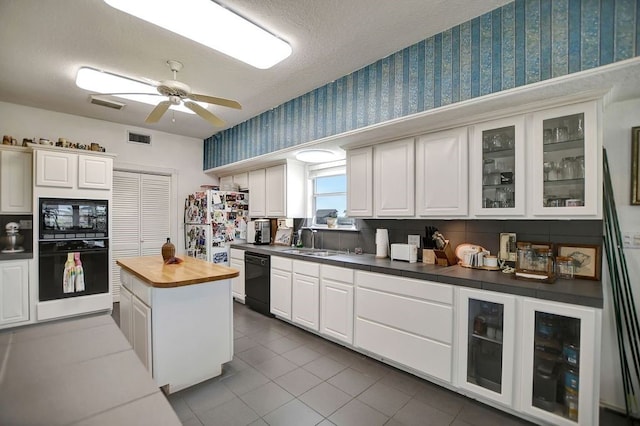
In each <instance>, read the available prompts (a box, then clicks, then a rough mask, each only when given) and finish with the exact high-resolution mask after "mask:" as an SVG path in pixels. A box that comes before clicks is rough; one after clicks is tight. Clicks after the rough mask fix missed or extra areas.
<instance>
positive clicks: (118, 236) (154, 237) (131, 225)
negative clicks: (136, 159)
mask: <svg viewBox="0 0 640 426" xmlns="http://www.w3.org/2000/svg"><path fill="white" fill-rule="evenodd" d="M170 195H171V177H170V176H159V175H149V174H142V173H133V172H122V171H114V172H113V225H112V226H113V233H112V236H111V245H112V253H113V263H112V271H113V274H112V276H113V283H112V284H113V287H112V288H113V297H114V300H115V301H119V300H120V267H119V266H117V265H116V262H115V261H116V260H117V259H122V258H125V257H136V256H147V255H155V254H157V255H160V249H161V247H162V244H164V243H165V242H166V241H167V237H169V236H170V229H171V225H170V223H171V216H170V214H171V205H172V203H171V201H170Z"/></svg>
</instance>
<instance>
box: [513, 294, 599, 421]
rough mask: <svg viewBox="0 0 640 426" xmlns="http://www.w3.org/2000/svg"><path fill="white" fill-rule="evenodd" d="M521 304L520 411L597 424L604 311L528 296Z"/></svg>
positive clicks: (545, 417)
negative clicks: (529, 297)
mask: <svg viewBox="0 0 640 426" xmlns="http://www.w3.org/2000/svg"><path fill="white" fill-rule="evenodd" d="M522 309H523V321H522V333H521V335H522V339H523V341H522V383H521V401H520V406H521V409H522V411H524V412H526V413H527V414H529V415H532V416H534V417H536V418H538V419H541V420H542V421H544V422H545V423H549V424H555V425H567V426H570V425H571V426H574V425H576V424H580V425H594V424H597V422H598V416H599V404H598V401H599V399H600V391H599V389H600V386H599V384H598V381H599V380H600V343H599V336H600V332H601V327H602V325H601V324H602V310H600V309H595V308H587V307H581V306H574V305H567V304H563V303H556V302H546V301H541V300H537V299H528V298H525V299H524V300H523V303H522Z"/></svg>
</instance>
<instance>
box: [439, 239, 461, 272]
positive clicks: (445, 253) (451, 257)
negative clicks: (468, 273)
mask: <svg viewBox="0 0 640 426" xmlns="http://www.w3.org/2000/svg"><path fill="white" fill-rule="evenodd" d="M433 253H434V254H435V255H436V265H439V266H452V265H455V264H456V254H455V253H454V252H453V248H452V247H451V244H450V243H449V240H446V244H445V245H444V248H443V249H442V250H438V249H434V250H433Z"/></svg>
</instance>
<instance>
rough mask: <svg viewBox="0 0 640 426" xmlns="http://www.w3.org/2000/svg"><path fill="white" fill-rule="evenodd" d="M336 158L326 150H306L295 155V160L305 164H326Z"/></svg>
mask: <svg viewBox="0 0 640 426" xmlns="http://www.w3.org/2000/svg"><path fill="white" fill-rule="evenodd" d="M336 158H337V156H336V154H335V152H333V151H329V150H326V149H308V150H305V151H300V152H299V153H297V154H296V160H298V161H303V162H305V163H327V162H329V161H333V160H335V159H336Z"/></svg>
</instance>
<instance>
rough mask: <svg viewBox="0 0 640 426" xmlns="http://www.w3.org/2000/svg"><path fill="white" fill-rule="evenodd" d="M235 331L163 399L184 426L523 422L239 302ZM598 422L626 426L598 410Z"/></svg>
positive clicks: (481, 425) (466, 425)
mask: <svg viewBox="0 0 640 426" xmlns="http://www.w3.org/2000/svg"><path fill="white" fill-rule="evenodd" d="M117 315H118V314H117V309H115V308H114V316H115V317H117ZM234 329H235V343H234V344H235V356H234V359H233V361H231V362H230V363H227V364H225V365H224V366H223V373H222V375H221V376H219V377H216V378H214V379H211V380H208V381H206V382H204V383H200V384H198V385H196V386H193V387H191V388H189V389H186V390H183V391H180V392H177V393H175V394H171V395H170V396H169V397H168V399H169V402H170V403H171V405H172V406H173V408H174V409H175V411H176V413H177V414H178V417H179V418H180V420H182V423H183V425H185V426H202V425H204V426H214V425H215V426H225V425H239V426H244V425H272V426H274V425H291V426H304V425H320V426H329V425H338V426H342V425H362V426H374V425H392V426H399V425H452V426H470V425H473V426H485V425H487V426H489V425H491V426H494V425H528V424H530V423H528V422H526V421H524V420H522V419H519V418H517V417H513V416H511V415H508V414H506V413H503V412H501V411H498V410H495V409H493V408H491V407H488V406H486V405H484V404H481V403H478V402H476V401H474V400H472V399H469V398H466V397H463V396H461V395H459V394H457V393H454V392H451V391H448V390H446V389H444V388H442V387H439V386H436V385H434V384H431V383H429V382H428V381H425V380H422V379H419V378H417V377H415V376H412V375H410V374H407V373H405V372H402V371H400V370H397V369H395V368H393V367H390V366H387V365H386V364H383V363H380V362H377V361H375V360H372V359H370V358H367V357H365V356H363V355H361V354H359V353H357V352H354V351H351V350H348V349H346V348H344V347H342V346H340V345H337V344H334V343H331V342H328V341H326V340H324V339H322V338H320V337H318V336H316V335H314V334H312V333H308V332H305V331H303V330H301V329H299V328H297V327H294V326H292V325H290V324H287V323H285V322H283V321H280V320H277V319H272V318H267V317H265V316H263V315H261V314H259V313H256V312H254V311H252V310H250V309H249V308H247V307H246V306H244V305H241V304H239V303H234ZM600 424H601V425H602V426H604V425H607V426H613V425H631V423H628V422H626V421H624V419H623V418H622V417H620V416H618V415H617V414H616V413H613V412H610V411H604V410H603V412H602V414H601V421H600Z"/></svg>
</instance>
